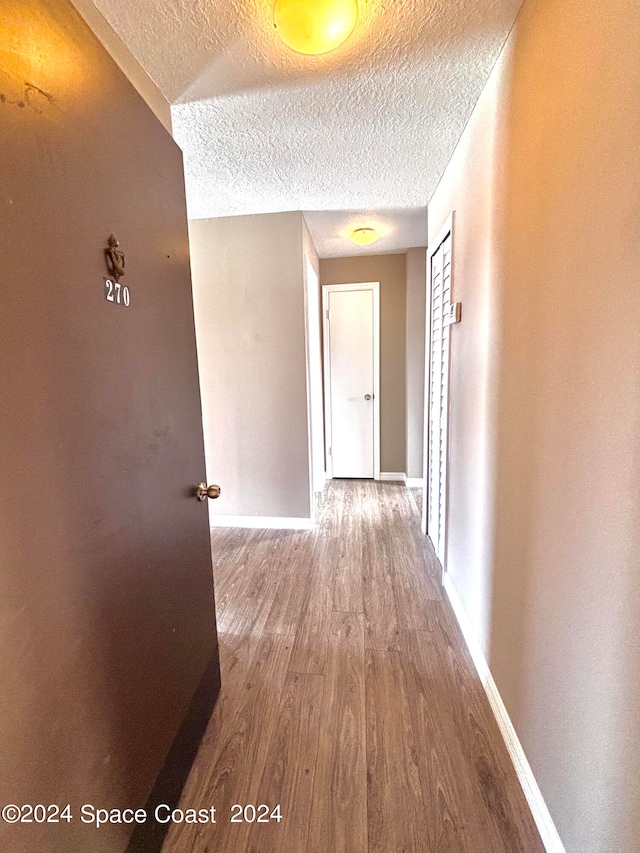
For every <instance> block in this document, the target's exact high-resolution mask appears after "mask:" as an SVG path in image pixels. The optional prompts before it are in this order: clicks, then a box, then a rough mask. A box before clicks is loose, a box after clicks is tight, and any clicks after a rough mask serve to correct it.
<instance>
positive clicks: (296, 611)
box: [264, 531, 315, 636]
mask: <svg viewBox="0 0 640 853" xmlns="http://www.w3.org/2000/svg"><path fill="white" fill-rule="evenodd" d="M283 536H284V537H285V545H284V546H283V548H282V553H281V555H280V556H279V557H278V570H279V574H280V578H279V582H278V585H277V591H276V595H275V598H274V600H273V607H272V608H271V611H270V613H269V616H268V618H267V621H266V623H265V628H264V629H265V631H268V632H269V633H272V634H286V635H291V636H293V635H294V634H295V633H296V631H297V629H298V626H299V623H300V616H301V614H302V613H303V612H304V609H305V607H306V605H307V601H308V599H309V593H310V590H309V579H310V576H311V555H312V553H313V546H314V543H315V534H313V533H308V532H303V533H300V532H298V531H288V532H287V533H286V534H283Z"/></svg>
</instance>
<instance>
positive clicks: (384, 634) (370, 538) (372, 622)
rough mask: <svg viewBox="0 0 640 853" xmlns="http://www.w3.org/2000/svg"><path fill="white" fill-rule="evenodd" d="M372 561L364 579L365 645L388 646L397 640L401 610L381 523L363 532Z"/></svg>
mask: <svg viewBox="0 0 640 853" xmlns="http://www.w3.org/2000/svg"><path fill="white" fill-rule="evenodd" d="M364 535H365V537H366V541H367V542H368V546H369V547H368V553H369V561H368V567H367V570H366V572H365V574H364V580H363V590H362V591H363V606H364V613H365V645H366V647H367V648H368V649H386V648H387V647H389V646H392V645H394V644H395V643H397V642H398V637H399V633H400V629H399V627H398V612H397V605H396V596H395V592H394V582H393V577H392V568H391V560H390V558H389V551H388V548H387V538H386V535H385V530H384V527H383V526H382V525H381V524H380V523H378V524H375V525H372V526H371V527H369V528H367V529H366V530H365V532H364Z"/></svg>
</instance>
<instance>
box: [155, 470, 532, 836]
mask: <svg viewBox="0 0 640 853" xmlns="http://www.w3.org/2000/svg"><path fill="white" fill-rule="evenodd" d="M213 553H214V566H215V568H214V577H215V586H216V597H217V602H218V625H219V632H220V653H221V662H222V691H221V694H220V698H219V700H218V704H217V706H216V709H215V711H214V713H213V716H212V718H211V721H210V723H209V727H208V729H207V732H206V735H205V737H204V740H203V742H202V745H201V747H200V751H199V753H198V756H197V758H196V761H195V763H194V766H193V769H192V771H191V775H190V777H189V780H188V782H187V785H186V787H185V789H184V792H183V796H182V801H181V806H182V808H208V807H209V806H211V805H215V806H216V808H217V822H216V823H215V825H211V824H199V825H198V824H196V825H193V824H184V823H183V824H173V825H172V827H171V829H170V831H169V834H168V836H167V838H166V841H165V844H164V847H163V850H164V851H165V853H196V851H207V853H241V851H242V853H243V852H244V851H254V852H255V853H305V851H308V853H346V851H349V853H367V852H368V851H371V853H374V851H379V853H395V851H406V853H418V851H431V853H538V851H544V847H543V845H542V842H541V840H540V837H539V835H538V833H537V830H536V828H535V825H534V823H533V820H532V818H531V814H530V812H529V809H528V807H527V804H526V801H525V798H524V795H523V794H522V791H521V789H520V786H519V784H518V781H517V778H516V775H515V772H514V770H513V767H512V765H511V764H510V761H509V758H508V754H507V751H506V748H505V746H504V743H503V741H502V739H501V737H500V734H499V731H498V728H497V725H496V722H495V720H494V718H493V716H492V714H491V710H490V708H489V705H488V701H487V699H486V697H485V694H484V691H483V689H482V686H481V684H480V682H479V679H478V677H477V675H476V674H475V670H474V668H473V664H472V662H471V659H470V657H469V655H468V652H467V650H466V647H465V645H464V642H463V640H462V637H461V634H460V632H459V629H458V627H457V623H456V621H455V617H454V616H453V613H452V611H451V608H450V606H449V604H448V602H447V601H446V600H445V599H444V597H443V593H442V592H441V587H440V581H439V576H440V568H439V566H438V564H437V561H436V559H435V556H434V554H433V550H432V548H431V547H430V545H429V544H428V543H427V541H426V540H425V538H424V537H423V536H422V535H421V533H420V529H419V515H418V508H417V506H416V502H415V499H414V497H413V496H412V494H411V492H410V491H409V490H408V489H406V488H405V487H404V486H402V485H395V484H391V483H376V482H373V481H349V480H344V481H340V480H337V481H332V482H331V483H330V485H329V486H328V488H327V491H326V493H325V497H324V502H323V507H322V513H321V520H320V524H319V526H318V528H317V530H316V531H313V532H297V531H273V530H255V531H254V530H217V531H215V532H214V534H213ZM236 803H238V804H240V805H242V806H244V805H248V804H250V805H255V806H258V805H260V804H263V803H264V804H266V805H268V806H269V809H273V808H274V807H275V806H276V805H278V804H279V805H280V809H281V814H282V819H281V820H280V821H279V822H277V821H275V820H273V821H270V822H267V823H256V822H254V823H248V822H240V823H232V822H230V821H229V815H230V808H231V806H233V805H234V804H236ZM251 815H252V813H251V810H249V815H248V816H249V817H251Z"/></svg>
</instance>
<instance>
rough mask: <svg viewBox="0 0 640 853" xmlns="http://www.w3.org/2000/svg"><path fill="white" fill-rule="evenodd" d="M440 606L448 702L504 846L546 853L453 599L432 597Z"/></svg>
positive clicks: (437, 608)
mask: <svg viewBox="0 0 640 853" xmlns="http://www.w3.org/2000/svg"><path fill="white" fill-rule="evenodd" d="M431 606H432V607H433V609H434V610H435V611H436V612H437V614H438V615H437V618H436V619H434V624H435V626H436V630H437V642H436V648H437V651H438V655H439V656H440V659H441V661H442V670H443V672H444V678H445V686H446V692H447V695H448V708H449V713H450V714H451V717H452V720H453V722H454V725H455V728H456V736H457V739H458V740H459V742H460V744H461V745H462V747H463V753H464V757H465V759H466V761H467V763H468V765H469V767H470V770H471V774H472V778H473V779H474V782H475V783H476V785H477V789H478V791H479V792H480V795H481V797H482V800H483V802H484V805H485V810H486V814H487V818H488V820H487V822H489V821H490V822H491V823H492V824H493V826H494V827H495V828H496V830H497V832H498V834H499V837H500V845H499V849H505V848H506V849H509V850H511V849H513V850H527V851H531V852H532V853H544V845H543V844H542V840H541V839H540V835H539V833H538V831H537V829H536V827H535V824H534V822H533V819H532V817H531V812H530V810H529V807H528V805H527V803H526V800H525V798H524V794H523V792H522V788H521V787H520V783H519V781H518V777H517V775H516V771H515V768H514V767H513V764H512V763H511V760H510V758H509V754H508V751H507V747H506V745H505V743H504V740H503V739H502V735H501V734H500V730H499V728H498V724H497V722H496V719H495V717H494V715H493V712H492V711H491V707H490V705H489V702H488V699H487V697H486V694H485V692H484V688H483V687H482V684H481V682H480V679H479V677H478V675H477V673H476V670H475V667H474V665H473V661H472V660H471V655H470V654H469V650H468V649H467V646H466V644H465V642H464V638H463V636H462V633H461V631H460V628H459V626H458V623H457V621H456V619H455V616H454V614H453V611H452V609H451V607H450V605H449V603H448V602H441V603H439V602H433V603H432V605H431Z"/></svg>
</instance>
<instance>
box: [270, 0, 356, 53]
mask: <svg viewBox="0 0 640 853" xmlns="http://www.w3.org/2000/svg"><path fill="white" fill-rule="evenodd" d="M357 19H358V0H276V2H275V6H274V8H273V23H274V26H275V28H276V30H277V31H278V35H279V36H280V38H281V39H282V41H283V42H284V43H285V44H286V45H288V46H289V47H290V48H292V49H293V50H296V51H297V52H298V53H306V54H319V53H327V52H328V51H330V50H334V48H336V47H338V46H339V45H341V44H342V43H343V42H344V41H346V39H347V38H348V37H349V36H350V35H351V32H352V31H353V28H354V27H355V25H356V21H357Z"/></svg>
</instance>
